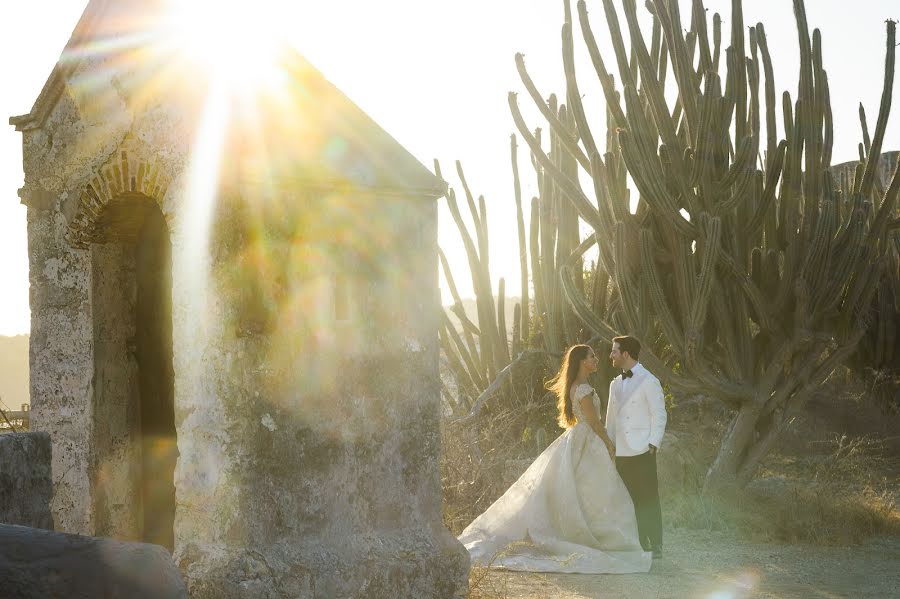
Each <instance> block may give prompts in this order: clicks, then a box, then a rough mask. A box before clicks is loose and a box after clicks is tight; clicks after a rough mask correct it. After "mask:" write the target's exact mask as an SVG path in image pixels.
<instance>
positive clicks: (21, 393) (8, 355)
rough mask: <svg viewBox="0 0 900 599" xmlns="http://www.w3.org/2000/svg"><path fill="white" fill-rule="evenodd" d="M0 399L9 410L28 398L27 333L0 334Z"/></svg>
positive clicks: (18, 406) (17, 408) (16, 407)
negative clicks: (10, 335)
mask: <svg viewBox="0 0 900 599" xmlns="http://www.w3.org/2000/svg"><path fill="white" fill-rule="evenodd" d="M0 399H2V400H3V403H4V404H6V406H7V407H8V408H9V409H10V410H20V409H22V404H23V403H30V402H29V398H28V335H16V336H15V337H3V336H0Z"/></svg>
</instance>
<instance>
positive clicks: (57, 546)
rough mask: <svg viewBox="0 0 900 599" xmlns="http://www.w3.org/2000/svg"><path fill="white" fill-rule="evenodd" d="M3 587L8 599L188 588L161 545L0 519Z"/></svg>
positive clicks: (176, 593) (135, 595)
mask: <svg viewBox="0 0 900 599" xmlns="http://www.w3.org/2000/svg"><path fill="white" fill-rule="evenodd" d="M0 593H2V595H3V597H4V598H6V599H25V598H28V599H30V598H35V599H36V598H38V597H41V598H43V597H66V598H67V599H82V598H83V599H89V598H90V599H100V598H109V599H114V598H118V597H122V598H123V599H124V598H127V599H141V598H144V597H146V598H147V599H151V598H152V599H156V598H159V599H170V598H172V599H175V598H185V599H186V598H187V590H186V589H185V586H184V583H183V582H182V580H181V574H180V573H179V571H178V569H177V568H176V567H175V563H174V562H173V561H172V556H171V555H169V552H168V551H166V550H165V549H164V548H162V547H160V546H158V545H149V544H146V543H128V542H124V541H114V540H112V539H107V538H102V537H85V536H80V535H70V534H64V533H59V532H50V531H46V530H41V529H38V528H29V527H26V526H13V525H9V524H0Z"/></svg>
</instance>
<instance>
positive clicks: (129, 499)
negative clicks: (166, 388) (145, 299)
mask: <svg viewBox="0 0 900 599" xmlns="http://www.w3.org/2000/svg"><path fill="white" fill-rule="evenodd" d="M91 254H92V261H91V274H92V276H91V282H92V293H91V304H92V308H93V313H94V331H93V348H94V356H93V364H94V369H95V371H94V389H93V390H94V396H93V398H92V412H93V418H94V426H93V431H92V448H91V449H92V454H91V467H90V471H89V472H90V476H91V480H92V481H96V482H95V484H94V488H93V493H92V502H93V505H92V511H93V514H94V530H93V534H94V535H96V536H105V537H114V538H117V539H123V540H130V541H136V540H141V539H142V532H143V512H142V506H141V497H140V479H141V448H140V440H141V438H140V410H139V408H140V396H139V390H138V386H137V376H138V367H137V360H136V349H137V348H136V347H135V343H134V337H135V315H134V306H135V300H136V298H135V266H134V248H133V246H131V245H128V244H122V243H107V244H95V245H94V246H93V247H92V248H91Z"/></svg>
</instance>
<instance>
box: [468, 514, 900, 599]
mask: <svg viewBox="0 0 900 599" xmlns="http://www.w3.org/2000/svg"><path fill="white" fill-rule="evenodd" d="M666 533H667V534H666V540H665V543H666V546H665V557H664V558H663V559H662V560H658V561H656V562H654V565H653V569H652V570H651V571H650V573H649V574H627V575H600V576H596V575H577V574H527V573H521V572H504V571H492V572H490V573H489V574H488V576H487V577H486V578H485V580H484V581H483V582H482V584H481V585H480V586H479V588H478V589H476V590H475V592H473V593H472V596H473V597H479V598H482V597H483V598H484V599H494V598H497V599H500V598H503V599H507V598H508V599H526V598H528V599H532V598H533V599H538V598H540V599H587V598H591V599H595V598H620V597H621V598H628V599H666V598H671V599H675V598H682V597H691V598H693V597H697V598H703V599H743V598H750V597H753V598H756V597H762V598H768V597H773V598H774V597H779V598H781V597H797V598H801V597H802V598H804V599H806V598H809V599H819V598H821V599H833V598H835V597H852V598H854V599H856V598H870V597H871V598H873V599H874V598H876V597H877V598H879V599H882V598H890V597H897V598H900V538H897V537H881V538H876V539H872V540H869V541H868V542H866V543H865V544H862V545H858V546H854V547H819V546H809V545H778V544H769V543H764V544H753V543H746V542H740V541H737V540H736V539H734V538H733V537H730V536H728V535H725V534H720V533H714V532H707V531H687V530H676V531H666Z"/></svg>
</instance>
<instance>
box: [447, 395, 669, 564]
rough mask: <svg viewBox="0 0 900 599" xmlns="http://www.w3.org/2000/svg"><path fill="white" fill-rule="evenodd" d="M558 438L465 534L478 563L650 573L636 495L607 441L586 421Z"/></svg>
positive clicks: (579, 416) (597, 403)
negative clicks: (633, 499) (633, 496)
mask: <svg viewBox="0 0 900 599" xmlns="http://www.w3.org/2000/svg"><path fill="white" fill-rule="evenodd" d="M588 393H590V394H591V396H592V398H593V403H594V409H595V410H596V411H597V414H600V413H601V412H600V400H599V398H598V397H597V394H596V393H595V392H594V390H593V389H592V388H591V387H590V386H589V385H581V386H579V387H578V388H577V389H573V390H572V395H573V400H574V401H573V411H574V413H575V417H576V418H577V420H578V423H577V424H576V425H575V426H573V427H571V428H569V429H568V430H567V431H566V432H564V433H563V434H562V435H560V436H559V438H557V439H556V440H555V441H554V442H553V443H551V444H550V446H549V447H547V449H546V450H544V452H543V453H542V454H541V455H540V456H539V457H538V458H537V459H536V460H535V461H534V463H533V464H532V465H531V466H529V467H528V470H526V471H525V473H524V474H523V475H522V476H521V477H519V480H517V481H516V482H515V483H514V484H513V485H512V486H511V487H510V488H509V489H508V490H507V491H506V493H504V494H503V496H502V497H500V499H498V500H497V501H495V502H494V503H493V505H491V507H489V508H488V509H487V511H486V512H484V513H483V514H481V515H480V516H478V517H477V518H476V519H475V520H474V521H473V522H472V523H471V524H469V526H468V527H466V529H465V530H464V531H463V533H462V535H460V537H459V540H460V541H461V542H462V543H463V545H465V546H466V549H468V550H469V554H470V555H471V557H472V563H473V564H477V565H481V566H488V565H490V566H491V567H493V568H505V569H508V570H521V571H527V572H564V573H580V574H625V573H631V572H648V571H649V570H650V564H651V559H652V558H651V554H650V553H649V552H645V551H643V550H642V549H641V545H640V543H639V542H638V534H637V521H636V519H635V515H634V507H633V505H632V502H631V496H630V495H629V494H628V490H627V489H626V488H625V483H623V482H622V479H621V478H620V477H619V474H618V472H616V466H615V463H614V462H613V460H612V458H610V455H609V452H608V451H607V449H606V446H605V445H604V444H603V441H601V440H600V437H598V436H597V433H595V432H594V431H593V430H592V429H591V427H590V426H589V425H588V424H587V422H585V421H584V418H583V417H582V412H581V407H580V405H579V401H578V400H579V399H580V398H582V397H584V395H586V394H588Z"/></svg>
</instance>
